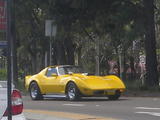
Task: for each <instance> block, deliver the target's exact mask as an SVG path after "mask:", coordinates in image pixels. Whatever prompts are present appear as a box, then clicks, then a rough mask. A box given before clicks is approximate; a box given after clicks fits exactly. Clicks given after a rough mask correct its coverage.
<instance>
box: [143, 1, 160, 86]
mask: <svg viewBox="0 0 160 120" xmlns="http://www.w3.org/2000/svg"><path fill="white" fill-rule="evenodd" d="M143 2H144V11H145V12H144V13H145V20H146V21H145V27H146V28H145V29H146V30H145V51H146V72H147V79H146V85H147V86H148V87H156V86H158V84H159V82H158V72H157V58H156V40H155V21H154V0H143Z"/></svg>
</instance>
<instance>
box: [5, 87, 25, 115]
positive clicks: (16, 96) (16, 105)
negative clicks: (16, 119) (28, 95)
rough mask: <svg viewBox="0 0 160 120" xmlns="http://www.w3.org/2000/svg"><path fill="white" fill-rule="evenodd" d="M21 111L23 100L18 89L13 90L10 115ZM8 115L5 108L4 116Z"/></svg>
mask: <svg viewBox="0 0 160 120" xmlns="http://www.w3.org/2000/svg"><path fill="white" fill-rule="evenodd" d="M22 111H23V102H22V96H21V93H20V92H19V91H18V90H13V92H12V115H18V114H20V113H22ZM7 115H8V110H6V112H5V114H4V116H7Z"/></svg>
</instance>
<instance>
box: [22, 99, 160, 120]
mask: <svg viewBox="0 0 160 120" xmlns="http://www.w3.org/2000/svg"><path fill="white" fill-rule="evenodd" d="M24 108H25V110H24V114H25V116H26V117H27V118H28V119H30V120H159V119H160V97H155V96H154V97H121V98H120V100H117V101H109V100H108V99H107V98H84V99H82V100H81V101H76V102H69V101H66V100H65V99H57V98H49V99H46V100H42V101H32V100H31V99H30V98H29V96H24Z"/></svg>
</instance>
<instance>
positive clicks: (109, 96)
mask: <svg viewBox="0 0 160 120" xmlns="http://www.w3.org/2000/svg"><path fill="white" fill-rule="evenodd" d="M120 96H121V92H120V91H119V90H117V91H116V93H115V95H108V99H109V100H118V99H119V97H120Z"/></svg>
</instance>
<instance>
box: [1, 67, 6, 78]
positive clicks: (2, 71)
mask: <svg viewBox="0 0 160 120" xmlns="http://www.w3.org/2000/svg"><path fill="white" fill-rule="evenodd" d="M0 80H7V70H6V69H0Z"/></svg>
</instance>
